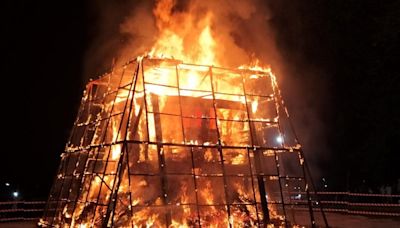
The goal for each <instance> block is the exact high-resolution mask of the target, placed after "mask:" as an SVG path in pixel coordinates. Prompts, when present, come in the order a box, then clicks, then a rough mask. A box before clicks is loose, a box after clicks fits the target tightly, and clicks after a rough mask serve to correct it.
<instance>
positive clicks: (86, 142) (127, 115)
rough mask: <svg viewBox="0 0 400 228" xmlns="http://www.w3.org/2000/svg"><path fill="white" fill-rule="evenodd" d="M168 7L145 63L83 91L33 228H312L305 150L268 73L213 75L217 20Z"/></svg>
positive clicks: (168, 0)
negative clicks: (37, 226) (36, 226)
mask: <svg viewBox="0 0 400 228" xmlns="http://www.w3.org/2000/svg"><path fill="white" fill-rule="evenodd" d="M174 4H175V2H174V1H172V0H165V1H158V2H157V4H156V7H155V9H154V11H153V13H154V15H155V17H156V18H157V20H156V25H157V28H158V29H159V31H160V34H159V38H158V39H157V41H156V42H155V44H154V45H153V48H152V49H151V51H150V52H149V53H148V54H146V55H143V56H140V57H138V58H136V59H134V60H131V61H129V62H127V63H126V64H123V65H122V66H120V67H114V68H113V69H112V71H111V72H109V73H107V74H105V75H103V76H102V77H100V78H99V79H97V80H93V81H90V82H89V83H88V85H87V87H86V90H85V92H84V95H83V98H82V102H81V107H80V109H79V112H78V117H77V119H76V122H75V124H74V127H73V130H72V133H71V137H70V139H69V142H68V143H67V145H66V149H65V152H64V153H63V154H62V155H61V165H60V168H59V170H58V175H57V177H56V179H55V182H54V185H53V187H52V189H51V192H50V196H49V200H48V203H47V206H46V209H45V214H44V216H43V218H42V219H41V221H40V223H39V224H40V225H41V226H44V227H171V228H172V227H289V226H290V227H292V226H293V227H295V226H297V225H296V224H302V225H303V224H304V225H305V221H308V223H309V224H311V225H312V226H314V225H315V219H314V215H313V211H312V199H311V198H310V197H309V195H308V194H307V193H308V191H309V187H308V183H307V180H306V178H305V177H306V175H305V171H304V170H305V169H304V157H303V155H302V151H301V146H300V144H299V143H298V141H297V139H296V137H295V134H294V132H293V131H292V129H291V127H290V126H291V125H290V122H289V115H288V112H287V109H286V108H285V106H284V103H283V100H282V98H281V95H280V91H279V88H278V85H277V80H276V78H275V76H274V74H273V73H272V71H271V69H270V68H265V67H264V68H263V67H260V66H257V65H251V66H241V67H236V68H230V69H228V68H222V67H217V66H218V65H219V64H220V63H221V62H223V61H220V57H221V56H220V55H219V54H218V53H219V52H217V48H218V47H217V42H216V41H215V39H214V37H213V32H212V29H211V27H212V26H211V25H212V22H213V14H212V13H211V12H205V13H203V15H202V17H201V20H199V19H198V18H197V19H195V18H192V17H193V15H194V14H191V13H190V12H189V13H188V14H185V13H181V14H178V15H174V17H172V16H171V15H172V9H173V7H174ZM189 11H190V10H189ZM184 19H187V20H184ZM194 21H196V23H195V22H194ZM178 22H179V23H178ZM193 27H194V28H196V29H195V31H194V32H192V31H191V29H192V28H193ZM189 33H191V35H190V36H189ZM187 39H190V41H191V42H192V43H195V44H196V45H192V47H190V48H189V50H188V49H187V47H185V43H186V40H187ZM301 194H303V195H304V196H303V197H302V196H301ZM299 195H300V196H299ZM297 211H299V212H301V213H302V216H297ZM305 212H308V213H309V214H308V216H307V217H308V218H311V220H310V219H308V220H306V219H304V213H305Z"/></svg>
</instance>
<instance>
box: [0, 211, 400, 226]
mask: <svg viewBox="0 0 400 228" xmlns="http://www.w3.org/2000/svg"><path fill="white" fill-rule="evenodd" d="M326 215H327V218H328V222H329V225H330V227H332V228H354V227H363V228H378V227H379V228H380V227H383V228H399V227H400V218H396V219H391V218H382V217H367V216H360V215H347V214H340V213H327V214H326ZM36 224H37V221H31V222H7V223H0V228H36V227H37V226H36Z"/></svg>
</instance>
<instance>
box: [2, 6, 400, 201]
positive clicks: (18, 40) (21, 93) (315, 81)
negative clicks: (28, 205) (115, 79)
mask: <svg viewBox="0 0 400 228" xmlns="http://www.w3.org/2000/svg"><path fill="white" fill-rule="evenodd" d="M93 2H94V1H86V2H85V1H63V2H62V3H61V2H59V1H49V2H44V1H6V2H5V3H3V6H5V7H2V11H4V13H2V17H3V19H2V23H3V25H2V35H1V39H2V48H1V56H2V59H3V61H2V67H1V72H2V77H1V78H2V113H4V114H5V117H3V118H2V122H3V123H2V128H1V129H2V149H1V153H2V155H1V165H0V189H1V194H2V196H1V198H2V199H3V198H7V197H9V196H8V195H4V194H8V193H7V191H8V190H4V183H6V182H9V183H11V186H10V188H12V189H13V190H14V189H18V190H19V191H21V193H22V195H23V196H24V198H26V199H33V198H37V199H45V198H46V197H47V194H48V191H49V188H50V186H51V183H52V179H53V178H54V176H55V174H56V171H57V167H58V165H59V162H60V154H61V152H62V151H63V149H64V146H65V143H66V142H67V138H68V136H69V133H70V130H71V127H72V125H73V121H74V119H75V116H76V114H77V110H78V105H79V102H80V98H81V96H82V92H83V89H84V85H85V83H86V82H87V80H88V78H89V77H91V76H94V75H88V74H89V73H90V74H97V73H100V72H97V71H96V70H98V69H105V68H107V67H108V66H97V68H96V69H93V68H92V69H89V70H88V69H87V66H86V65H85V63H87V62H88V61H87V59H88V58H90V56H88V53H89V52H88V50H90V49H91V48H93V45H92V44H93V42H94V41H95V40H96V36H97V34H98V32H99V29H98V26H97V25H96V22H97V21H98V18H97V17H99V15H97V14H96V12H95V10H94V9H93ZM99 2H106V1H99ZM116 2H117V4H120V5H124V1H122V0H120V1H116ZM270 2H271V3H269V4H270V8H271V11H272V12H273V15H274V16H273V18H271V20H270V23H271V25H272V27H273V28H274V30H275V32H276V37H277V40H278V42H277V45H278V49H279V50H280V51H281V54H282V57H283V59H284V60H285V61H286V63H287V64H288V65H290V66H291V70H290V71H289V73H291V74H293V75H295V76H293V77H292V78H294V79H295V80H293V81H292V82H296V81H297V82H299V83H302V85H301V86H300V88H301V89H305V90H312V91H315V93H307V94H308V95H307V96H308V98H307V99H308V100H307V102H311V104H310V107H312V108H311V110H308V112H312V113H313V116H316V117H317V118H318V121H319V122H320V124H319V125H318V126H320V127H321V128H323V132H324V136H323V137H324V144H325V145H324V147H323V148H321V149H320V150H321V151H320V154H319V155H318V156H316V158H318V159H310V161H311V162H313V164H312V167H315V169H318V175H316V176H318V177H322V176H323V177H326V178H327V179H328V182H329V185H330V187H329V190H334V191H336V190H337V191H343V190H352V191H357V190H358V189H359V188H360V185H361V183H362V181H363V180H365V182H366V184H367V185H368V186H370V187H371V188H376V187H379V186H380V185H381V184H394V183H396V181H397V178H400V171H399V170H400V169H399V168H398V167H399V164H400V161H399V155H398V154H399V153H400V151H399V149H398V142H399V141H398V140H400V108H399V105H400V70H399V66H400V64H399V61H400V50H399V43H400V39H399V38H400V37H399V36H400V2H399V1H390V0H387V1H384V2H385V3H382V2H381V1H372V0H364V1H351V0H335V1H311V0H309V1H308V0H307V1H293V0H285V1H270ZM100 4H103V3H100ZM104 4H106V3H104ZM123 14H124V12H121V17H120V18H121V19H122V18H123V16H124V15H123ZM118 24H119V21H118V18H116V19H115V20H114V21H111V22H110V25H109V26H111V27H112V26H114V25H115V26H114V27H115V30H116V31H117V30H118ZM304 69H305V70H304ZM293 87H296V84H292V85H290V86H286V88H287V89H289V88H293ZM283 92H284V94H285V87H284V88H283ZM287 94H290V93H287ZM309 94H312V96H310V95H309ZM296 99H299V98H297V97H290V98H288V99H286V100H288V108H289V111H290V112H291V113H292V114H293V115H294V116H296V112H300V111H301V110H297V109H296V104H295V101H296ZM291 107H293V108H291ZM297 116H304V115H301V114H297ZM295 120H296V121H298V122H303V123H300V124H299V125H300V126H304V125H307V121H308V122H309V121H310V120H309V119H307V118H306V119H302V118H297V119H295ZM311 124H312V123H311ZM300 132H301V131H300ZM300 138H301V136H300ZM316 172H317V171H316Z"/></svg>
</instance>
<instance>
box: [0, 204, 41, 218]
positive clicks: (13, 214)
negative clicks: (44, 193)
mask: <svg viewBox="0 0 400 228" xmlns="http://www.w3.org/2000/svg"><path fill="white" fill-rule="evenodd" d="M45 204H46V202H45V201H7V202H0V222H10V221H27V220H36V219H39V218H40V217H41V216H42V215H43V210H44V206H45Z"/></svg>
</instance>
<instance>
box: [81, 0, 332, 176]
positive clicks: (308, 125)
mask: <svg viewBox="0 0 400 228" xmlns="http://www.w3.org/2000/svg"><path fill="white" fill-rule="evenodd" d="M116 2H117V3H108V2H105V3H104V2H101V3H99V2H98V1H95V2H93V3H92V4H91V5H93V8H94V11H95V12H92V13H94V14H95V15H96V17H95V20H97V23H95V24H96V25H95V28H96V29H95V30H94V31H93V32H92V33H93V34H95V36H93V42H92V46H91V47H90V49H89V51H88V53H87V62H86V68H87V70H86V73H87V75H91V76H93V75H99V73H100V72H101V71H103V72H104V69H107V68H110V67H111V64H112V63H114V64H117V65H118V64H123V63H125V62H127V61H128V60H131V59H133V58H135V57H136V56H138V55H143V54H144V53H146V52H150V51H151V50H152V49H157V50H156V51H159V52H164V51H165V52H169V51H171V52H174V53H175V54H176V53H178V54H177V56H174V57H176V58H178V59H179V58H180V57H182V56H180V55H182V53H185V54H187V55H190V56H189V59H191V60H195V61H196V60H202V59H201V58H200V57H199V56H196V54H191V53H199V52H203V53H206V54H207V50H204V46H202V45H198V44H199V43H198V41H197V39H198V38H199V37H200V36H201V35H202V32H204V30H202V29H204V28H205V27H207V25H209V32H210V33H211V36H212V37H213V39H214V42H215V44H213V43H212V42H211V44H210V46H209V47H208V48H211V49H214V56H208V57H209V58H211V59H213V63H214V64H215V63H216V65H221V66H224V67H238V66H240V65H243V64H249V63H251V62H252V61H254V59H259V60H260V62H262V63H265V64H268V65H270V66H271V67H272V69H273V72H274V73H275V74H276V75H277V79H278V83H279V84H280V85H281V89H282V92H283V96H284V98H285V99H286V100H287V101H288V102H287V104H288V108H289V113H291V116H292V117H293V121H294V125H295V128H296V130H297V133H298V135H299V138H300V142H302V144H303V146H304V147H305V151H306V152H307V151H308V152H307V155H308V157H307V158H308V160H309V161H312V162H313V161H316V160H319V158H321V156H320V155H321V154H323V156H326V155H327V153H326V152H325V151H327V149H326V147H327V146H326V139H325V138H324V137H325V133H324V120H323V119H322V118H321V115H323V113H322V111H321V109H325V110H326V106H324V105H323V104H322V103H323V100H322V98H323V97H325V96H326V95H327V92H326V91H325V89H324V88H325V85H324V80H323V79H321V77H320V75H321V74H322V75H323V74H324V72H323V71H321V70H320V69H318V67H316V66H313V65H312V64H310V63H309V62H310V61H311V60H309V59H304V58H303V57H304V55H302V53H301V52H302V51H305V50H304V49H301V48H298V49H291V48H292V47H293V44H290V43H289V44H288V42H299V43H300V45H301V42H302V40H303V39H304V38H302V35H303V34H301V32H304V30H303V29H304V28H302V25H301V23H300V22H299V20H300V19H301V18H297V16H298V15H297V13H296V9H297V8H296V7H299V5H300V3H297V4H293V3H292V2H291V1H290V2H288V1H283V2H282V3H280V2H265V1H262V0H250V1H245V0H239V1H230V0H220V1H212V0H190V1H186V0H159V1H149V0H138V1H116ZM286 10H288V11H287V12H285V11H286ZM171 33H175V34H178V35H179V36H178V37H176V36H172V35H171ZM161 38H163V39H161ZM160 40H163V42H164V43H161V42H160ZM165 41H166V42H167V43H165ZM215 46H217V47H215ZM166 47H168V48H170V49H168V50H166V49H165V48H166ZM171 49H172V50H171ZM113 59H114V61H113ZM200 62H201V61H200ZM99 71H100V72H99ZM322 150H323V151H324V152H323V151H322ZM313 170H314V171H315V170H317V169H315V168H314V169H313ZM314 175H316V174H315V173H314Z"/></svg>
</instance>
